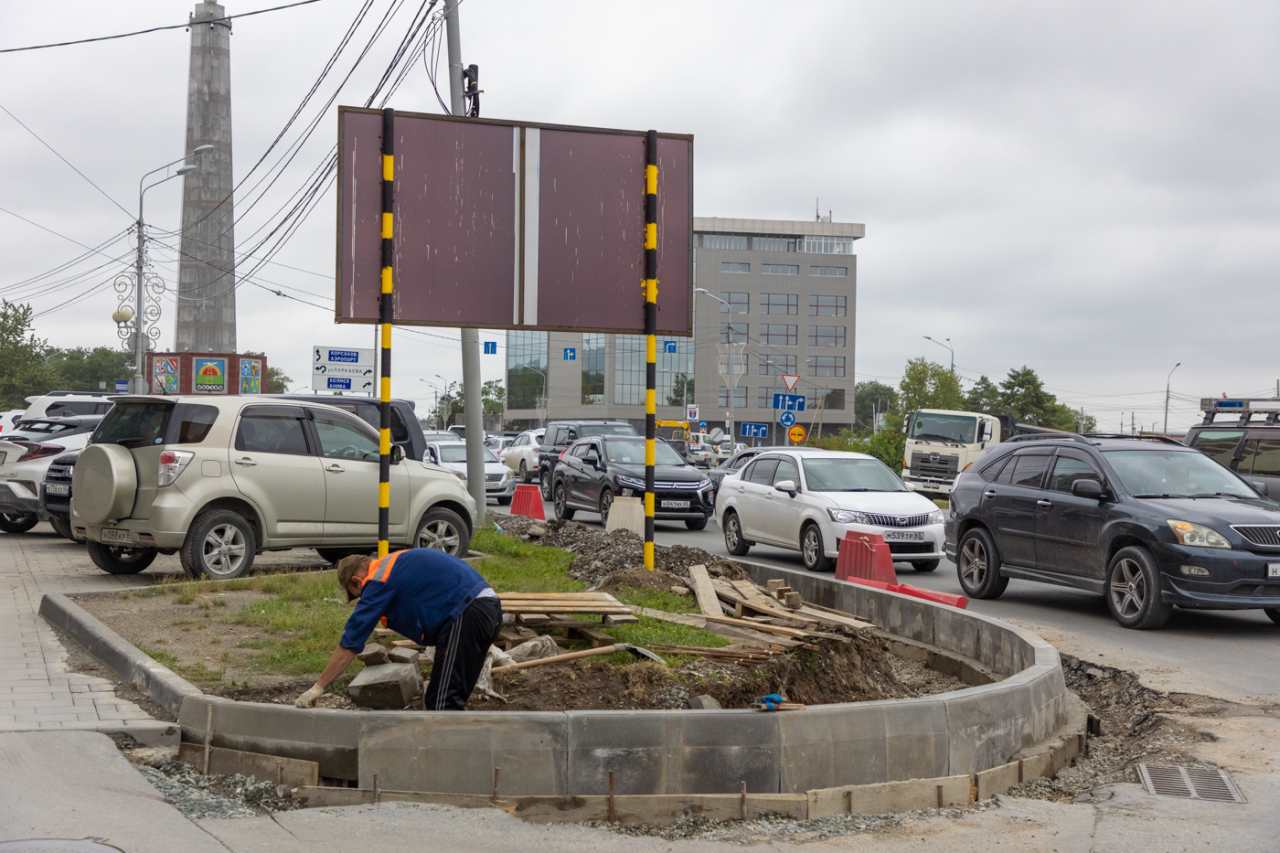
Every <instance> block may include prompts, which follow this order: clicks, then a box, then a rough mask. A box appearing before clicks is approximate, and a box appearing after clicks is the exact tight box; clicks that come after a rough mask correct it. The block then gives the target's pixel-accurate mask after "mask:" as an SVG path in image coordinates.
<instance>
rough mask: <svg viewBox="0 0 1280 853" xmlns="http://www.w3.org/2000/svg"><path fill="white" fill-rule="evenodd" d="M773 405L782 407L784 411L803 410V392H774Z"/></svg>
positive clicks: (778, 407)
mask: <svg viewBox="0 0 1280 853" xmlns="http://www.w3.org/2000/svg"><path fill="white" fill-rule="evenodd" d="M773 407H774V408H775V409H782V410H783V411H786V412H803V411H804V395H803V394H774V395H773Z"/></svg>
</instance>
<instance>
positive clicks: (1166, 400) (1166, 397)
mask: <svg viewBox="0 0 1280 853" xmlns="http://www.w3.org/2000/svg"><path fill="white" fill-rule="evenodd" d="M1181 366H1182V362H1178V363H1177V364H1175V365H1174V366H1173V370H1177V369H1178V368H1179V367H1181ZM1173 370H1170V371H1169V375H1168V376H1166V377H1165V380H1164V431H1165V434H1166V435H1168V434H1169V383H1170V382H1171V381H1173Z"/></svg>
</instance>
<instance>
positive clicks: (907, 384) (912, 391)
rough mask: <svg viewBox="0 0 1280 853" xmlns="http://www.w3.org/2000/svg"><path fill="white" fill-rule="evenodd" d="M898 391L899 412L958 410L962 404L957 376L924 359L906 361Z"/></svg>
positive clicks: (962, 399) (962, 395)
mask: <svg viewBox="0 0 1280 853" xmlns="http://www.w3.org/2000/svg"><path fill="white" fill-rule="evenodd" d="M898 391H899V395H898V411H900V412H904V413H905V412H915V411H919V410H920V409H961V408H963V406H964V394H963V393H962V392H961V391H960V379H959V377H957V376H956V374H955V373H954V372H953V371H951V370H948V369H947V368H945V367H943V366H942V365H941V364H937V363H936V362H932V361H929V360H928V359H927V358H913V359H911V360H910V361H908V362H907V367H906V370H904V371H903V373H902V381H901V382H900V383H899V384H898Z"/></svg>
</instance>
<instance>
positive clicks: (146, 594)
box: [133, 587, 156, 598]
mask: <svg viewBox="0 0 1280 853" xmlns="http://www.w3.org/2000/svg"><path fill="white" fill-rule="evenodd" d="M133 597H134V598H155V597H156V591H155V588H154V587H144V588H142V589H135V590H134V591H133Z"/></svg>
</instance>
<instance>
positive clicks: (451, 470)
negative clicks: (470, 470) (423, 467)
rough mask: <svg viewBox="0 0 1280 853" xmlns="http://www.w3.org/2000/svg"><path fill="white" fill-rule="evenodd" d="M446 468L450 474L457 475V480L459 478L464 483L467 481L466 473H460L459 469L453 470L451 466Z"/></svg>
mask: <svg viewBox="0 0 1280 853" xmlns="http://www.w3.org/2000/svg"><path fill="white" fill-rule="evenodd" d="M447 470H448V471H449V473H450V474H452V475H453V476H455V477H457V478H458V479H459V480H461V481H462V482H464V483H465V482H467V475H466V474H464V473H462V472H461V471H455V470H453V469H452V468H449V469H447Z"/></svg>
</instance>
